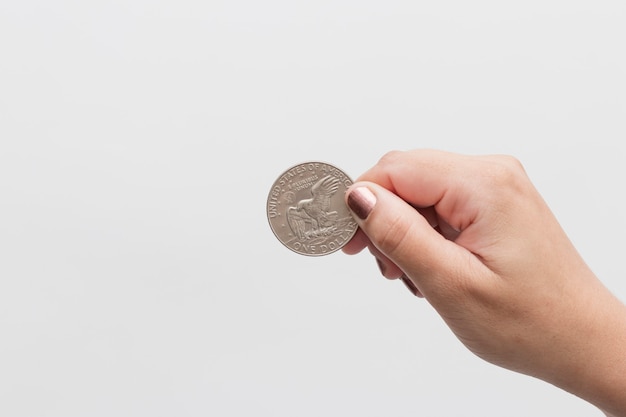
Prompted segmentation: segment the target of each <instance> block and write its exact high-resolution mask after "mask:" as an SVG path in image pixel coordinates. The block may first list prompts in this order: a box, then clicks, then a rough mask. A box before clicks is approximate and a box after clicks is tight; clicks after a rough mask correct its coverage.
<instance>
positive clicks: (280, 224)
mask: <svg viewBox="0 0 626 417" xmlns="http://www.w3.org/2000/svg"><path fill="white" fill-rule="evenodd" d="M350 185H352V180H351V179H350V177H349V176H348V175H347V174H346V173H345V172H343V171H342V170H340V169H339V168H337V167H335V166H333V165H331V164H327V163H325V162H316V161H312V162H304V163H301V164H298V165H295V166H293V167H291V168H289V169H288V170H286V171H285V172H283V173H282V174H281V175H280V176H279V177H278V179H277V180H276V181H275V182H274V184H273V185H272V188H271V189H270V192H269V195H268V197H267V219H268V221H269V224H270V227H271V229H272V232H274V235H276V237H277V238H278V240H279V241H280V242H281V243H282V244H283V245H285V246H286V247H287V248H289V249H291V250H292V251H294V252H296V253H299V254H301V255H307V256H321V255H328V254H330V253H333V252H335V251H337V250H339V249H341V248H342V247H343V246H344V245H345V244H346V243H348V241H349V240H350V239H351V238H352V236H354V234H355V233H356V231H357V223H356V222H355V221H354V219H353V218H352V215H351V214H350V211H349V209H348V207H347V206H346V203H345V200H344V194H345V192H346V190H347V189H348V187H349V186H350Z"/></svg>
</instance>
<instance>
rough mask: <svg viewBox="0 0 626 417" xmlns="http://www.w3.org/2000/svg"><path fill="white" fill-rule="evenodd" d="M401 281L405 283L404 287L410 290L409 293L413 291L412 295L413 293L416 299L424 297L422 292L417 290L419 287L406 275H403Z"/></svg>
mask: <svg viewBox="0 0 626 417" xmlns="http://www.w3.org/2000/svg"><path fill="white" fill-rule="evenodd" d="M400 281H402V283H404V285H405V286H406V287H407V288H408V289H409V291H411V293H413V295H414V296H416V297H420V298H421V297H423V295H422V293H421V292H420V290H418V289H417V287H416V286H415V284H413V281H411V280H410V279H409V277H407V276H406V275H404V274H403V275H402V276H401V277H400Z"/></svg>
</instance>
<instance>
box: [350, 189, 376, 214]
mask: <svg viewBox="0 0 626 417" xmlns="http://www.w3.org/2000/svg"><path fill="white" fill-rule="evenodd" d="M374 205H376V196H375V195H374V193H372V192H371V191H370V190H369V188H367V187H357V188H355V189H353V190H352V191H351V192H350V194H348V207H350V210H352V211H353V212H354V214H356V215H357V216H359V218H360V219H361V220H365V219H367V216H369V215H370V213H371V212H372V209H373V208H374Z"/></svg>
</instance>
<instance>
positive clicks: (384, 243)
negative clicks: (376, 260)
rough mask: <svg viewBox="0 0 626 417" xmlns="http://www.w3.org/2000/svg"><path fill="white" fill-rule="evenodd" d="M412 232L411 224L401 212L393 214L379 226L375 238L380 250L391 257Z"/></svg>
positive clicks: (399, 249) (398, 250) (397, 251)
mask: <svg viewBox="0 0 626 417" xmlns="http://www.w3.org/2000/svg"><path fill="white" fill-rule="evenodd" d="M412 233H413V225H412V224H411V223H410V222H407V221H406V220H405V218H404V217H403V216H402V215H401V214H399V213H398V214H395V215H393V216H391V217H390V218H389V221H388V222H387V224H385V226H384V227H382V228H381V232H380V234H379V236H378V239H377V240H378V245H379V248H380V250H381V251H382V252H384V253H386V254H387V255H389V256H392V257H393V256H395V255H397V254H398V253H399V252H400V251H401V249H402V247H403V246H404V243H405V242H406V241H407V239H408V238H409V236H411V234H412Z"/></svg>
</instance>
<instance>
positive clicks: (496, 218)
mask: <svg viewBox="0 0 626 417" xmlns="http://www.w3.org/2000/svg"><path fill="white" fill-rule="evenodd" d="M346 201H347V204H348V205H349V207H350V208H351V209H352V211H353V213H354V217H355V219H356V220H357V222H358V223H359V227H360V230H359V232H358V233H357V235H355V237H354V238H353V239H352V240H351V241H350V242H349V244H348V245H346V246H345V247H344V252H346V253H348V254H353V253H357V252H359V251H361V250H362V249H364V248H366V247H368V248H369V250H370V251H371V252H372V254H373V255H374V256H375V257H376V259H377V261H378V263H379V266H380V267H381V272H382V273H383V275H384V276H385V277H387V278H390V279H395V278H401V277H402V278H403V280H405V281H407V283H408V284H409V285H410V286H413V287H414V293H415V294H416V295H420V296H421V295H423V297H425V299H426V300H427V301H428V302H430V304H431V305H432V306H433V307H434V308H435V309H436V310H437V312H438V313H439V314H440V315H441V316H442V318H443V319H444V320H445V322H446V323H447V324H448V326H449V327H450V328H451V329H452V331H453V332H454V333H455V334H456V336H457V337H458V338H459V340H460V341H461V342H462V343H464V344H465V346H467V347H468V348H469V349H470V350H471V351H472V352H474V353H475V354H476V355H478V356H480V357H481V358H483V359H485V360H487V361H489V362H492V363H494V364H497V365H500V366H503V367H506V368H509V369H512V370H515V371H518V372H522V373H526V374H529V375H533V376H535V377H538V378H541V379H544V380H546V381H548V382H550V383H553V384H555V385H557V386H559V387H561V388H563V389H566V390H568V391H570V392H572V393H574V394H576V395H578V396H580V397H582V398H585V399H587V400H588V401H590V402H592V403H593V404H596V405H597V406H599V407H600V408H602V409H604V410H605V411H606V412H612V413H615V415H626V395H624V393H625V392H626V307H625V306H624V305H623V304H622V303H620V302H619V301H618V300H617V299H616V298H615V297H613V296H612V294H611V293H610V292H609V291H608V290H607V289H606V288H605V287H604V286H603V285H602V283H601V282H600V281H599V280H598V279H597V278H596V277H595V275H594V274H593V273H592V272H591V270H590V269H589V268H588V267H587V265H586V264H585V262H584V261H583V260H582V258H581V257H580V255H579V254H578V252H577V251H576V249H575V248H574V247H573V245H572V244H571V242H570V240H569V239H568V237H567V236H566V234H565V233H564V231H563V230H562V229H561V227H560V225H559V223H558V222H557V220H556V219H555V217H554V216H553V214H552V213H551V211H550V210H549V208H548V206H547V205H546V203H545V202H544V200H543V199H542V198H541V196H540V195H539V193H538V192H537V191H536V189H535V188H534V186H533V185H532V184H531V182H530V180H529V179H528V177H527V175H526V173H525V172H524V169H523V167H522V166H521V164H520V163H519V162H518V161H517V160H515V159H514V158H512V157H505V156H483V157H476V156H463V155H456V154H450V153H445V152H438V151H421V150H417V151H411V152H391V153H389V154H387V155H386V156H384V157H383V158H382V159H381V160H380V162H379V163H378V164H376V165H375V166H374V167H373V168H371V169H370V170H369V171H367V172H365V173H364V174H363V175H362V176H361V177H360V178H359V181H358V182H356V183H355V184H354V185H353V186H352V187H351V188H350V189H349V190H348V192H347V193H346Z"/></svg>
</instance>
